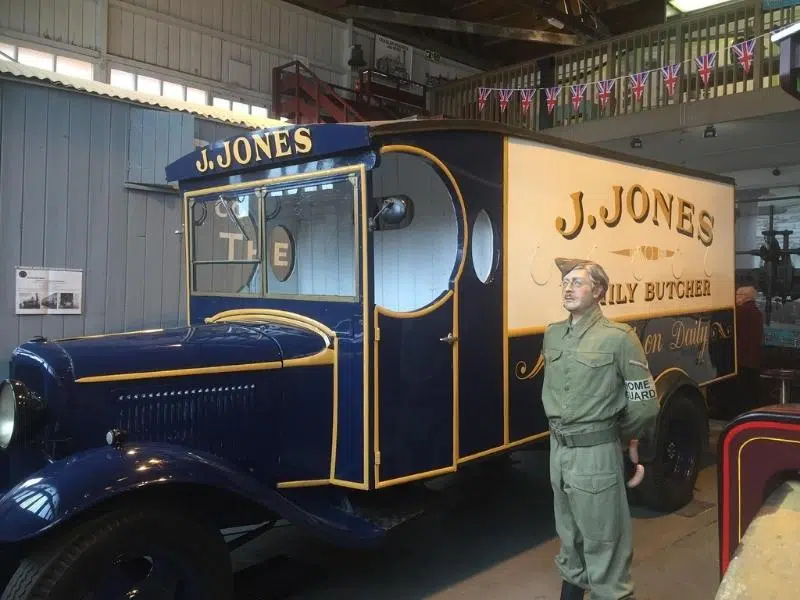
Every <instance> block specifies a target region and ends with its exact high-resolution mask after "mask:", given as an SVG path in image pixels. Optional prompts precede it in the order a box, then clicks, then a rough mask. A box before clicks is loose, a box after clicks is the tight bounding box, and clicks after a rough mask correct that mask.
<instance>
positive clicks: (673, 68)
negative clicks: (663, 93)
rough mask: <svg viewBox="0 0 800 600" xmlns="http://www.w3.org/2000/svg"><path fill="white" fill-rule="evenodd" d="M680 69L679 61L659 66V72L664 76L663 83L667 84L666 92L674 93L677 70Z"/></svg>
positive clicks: (671, 94)
mask: <svg viewBox="0 0 800 600" xmlns="http://www.w3.org/2000/svg"><path fill="white" fill-rule="evenodd" d="M680 70H681V63H675V64H674V65H667V66H666V67H661V74H662V75H663V76H664V85H666V86H667V94H669V95H670V96H673V95H674V94H675V86H676V85H677V83H678V71H680Z"/></svg>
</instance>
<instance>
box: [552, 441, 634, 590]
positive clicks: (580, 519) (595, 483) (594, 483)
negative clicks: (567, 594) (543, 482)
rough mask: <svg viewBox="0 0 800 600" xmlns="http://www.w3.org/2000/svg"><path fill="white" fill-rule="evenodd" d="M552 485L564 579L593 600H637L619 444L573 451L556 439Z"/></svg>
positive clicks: (557, 561) (587, 447) (559, 565)
mask: <svg viewBox="0 0 800 600" xmlns="http://www.w3.org/2000/svg"><path fill="white" fill-rule="evenodd" d="M550 483H551V484H552V486H553V496H554V498H553V508H554V512H555V522H556V531H557V532H558V536H559V538H561V550H560V552H559V553H558V556H557V557H556V565H557V566H558V569H559V571H560V572H561V577H562V579H564V580H566V581H569V582H570V583H573V584H575V585H578V586H580V587H582V588H583V589H585V590H589V591H590V593H591V594H590V598H591V599H592V600H623V599H624V600H631V599H632V598H633V597H634V595H633V592H634V589H633V581H632V579H631V576H630V566H631V561H632V559H633V528H632V524H631V516H630V508H629V507H628V499H627V495H626V487H625V477H624V470H623V464H622V451H621V449H620V446H619V442H605V443H601V444H598V445H594V446H583V447H568V446H565V445H562V444H560V443H559V440H558V439H556V438H555V437H553V436H551V438H550Z"/></svg>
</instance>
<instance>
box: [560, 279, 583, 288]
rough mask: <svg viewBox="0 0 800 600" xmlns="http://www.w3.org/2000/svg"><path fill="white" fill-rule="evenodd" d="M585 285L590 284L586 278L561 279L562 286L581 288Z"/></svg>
mask: <svg viewBox="0 0 800 600" xmlns="http://www.w3.org/2000/svg"><path fill="white" fill-rule="evenodd" d="M585 285H589V282H588V281H586V280H585V279H562V280H561V287H562V288H564V289H566V288H570V287H572V288H581V287H583V286H585Z"/></svg>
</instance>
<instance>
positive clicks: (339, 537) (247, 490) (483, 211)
mask: <svg viewBox="0 0 800 600" xmlns="http://www.w3.org/2000/svg"><path fill="white" fill-rule="evenodd" d="M166 176H167V180H168V181H172V182H178V183H179V184H180V191H181V198H180V201H181V202H182V203H183V208H184V211H185V219H184V229H183V237H184V240H185V251H186V256H185V271H184V273H182V274H179V273H175V276H176V277H181V276H183V277H185V286H186V294H187V314H186V319H187V325H186V326H185V327H180V328H176V329H167V330H149V331H140V332H123V333H118V334H114V333H111V334H108V335H99V336H89V337H84V338H78V339H66V340H46V339H34V340H31V341H30V342H28V343H25V344H23V345H22V346H20V347H19V348H18V349H17V350H16V351H15V352H14V354H13V357H12V359H11V369H10V379H9V381H7V382H5V383H4V384H3V386H2V390H1V391H0V447H1V448H2V453H3V459H4V463H5V465H6V474H7V480H6V481H5V495H3V497H2V499H0V549H2V552H3V556H4V557H5V558H6V559H7V560H8V564H9V565H10V567H9V569H10V572H11V573H13V576H12V577H11V580H10V583H9V585H8V587H7V588H6V592H5V595H4V596H3V598H6V599H7V598H11V597H13V598H34V597H35V598H56V597H61V596H60V595H59V593H61V592H63V590H70V591H72V592H75V593H76V594H77V595H76V596H75V597H83V596H82V595H81V594H88V593H89V592H92V591H93V592H95V593H96V594H97V595H96V596H93V597H102V595H101V592H100V591H99V590H105V589H106V588H105V587H103V586H105V585H106V584H107V583H108V582H107V574H108V573H110V572H111V571H112V568H113V569H117V570H118V571H119V572H120V573H121V575H120V577H122V576H124V577H122V579H116V580H115V581H122V582H123V583H122V584H121V585H122V587H121V588H120V589H121V590H122V593H123V594H124V593H127V592H128V591H130V590H133V589H136V590H138V591H139V592H142V590H145V591H148V590H152V589H155V588H157V587H158V586H164V585H167V584H165V581H167V582H168V585H169V586H170V590H173V588H174V587H175V586H179V587H180V589H181V590H185V591H186V593H187V596H186V597H190V598H195V599H206V598H207V599H209V600H212V599H213V600H222V599H224V598H229V597H230V579H231V574H230V567H229V565H230V562H229V559H228V554H227V553H228V551H229V550H230V548H231V546H232V544H226V541H225V538H224V537H223V535H222V534H221V533H220V532H221V531H223V530H227V529H228V528H231V527H235V526H252V528H253V529H254V530H255V531H256V532H260V531H263V530H264V529H266V528H268V527H269V526H271V525H272V524H274V523H275V522H276V521H277V520H279V519H285V520H288V521H289V522H291V523H293V524H295V525H298V526H301V527H305V528H306V529H307V530H309V531H311V532H314V533H316V534H318V535H320V536H323V537H325V538H327V539H329V540H332V541H334V542H336V543H338V544H342V545H345V544H347V545H359V544H368V543H374V542H377V541H380V540H381V539H383V538H384V537H385V536H386V535H387V533H388V532H390V531H391V530H392V529H393V528H395V527H397V526H398V525H399V524H400V523H402V522H404V521H406V520H407V519H409V518H411V517H412V516H414V515H417V514H419V513H420V512H421V511H422V510H424V508H425V506H426V498H427V496H426V495H425V494H418V493H416V492H417V491H419V488H421V487H423V486H425V485H426V483H427V482H428V481H430V480H432V479H433V478H436V477H438V476H441V475H445V474H450V473H453V472H455V471H457V470H459V469H461V468H463V467H465V466H467V465H469V463H471V462H474V461H478V460H485V459H490V458H492V457H496V456H500V455H502V454H503V453H508V452H512V451H514V450H517V449H519V448H522V447H525V446H528V445H530V444H534V443H537V442H546V439H547V436H548V423H547V420H546V418H545V416H544V414H543V410H542V405H541V400H540V391H541V386H542V377H543V372H542V369H543V361H542V358H541V356H540V348H541V343H542V334H543V332H544V329H545V327H546V326H547V324H548V323H551V322H554V321H558V320H562V319H564V318H565V317H566V313H565V311H564V310H563V309H562V307H561V300H560V288H561V286H560V274H559V272H558V270H557V268H556V266H555V264H554V259H555V258H556V257H589V258H592V259H595V260H597V261H599V262H600V263H601V264H602V265H603V266H604V267H605V268H606V270H607V271H608V273H609V275H610V277H611V280H612V285H611V288H610V290H609V292H608V295H607V297H606V299H605V304H604V310H605V312H606V314H607V315H609V316H610V317H611V318H613V319H616V320H619V321H622V322H625V323H628V324H629V325H630V326H631V327H633V328H635V330H636V332H637V334H638V335H639V337H640V338H641V340H642V343H643V345H644V348H645V349H646V352H647V355H648V357H649V363H650V367H651V370H652V372H653V375H654V377H655V379H656V382H657V388H658V390H657V391H658V394H659V398H660V401H661V412H660V423H659V427H658V437H657V439H655V440H651V441H650V443H651V444H652V449H653V457H654V458H653V461H652V462H651V463H649V464H648V465H647V479H646V481H645V482H644V483H643V484H642V486H641V490H640V493H641V495H642V497H643V500H644V501H646V502H647V503H649V504H650V505H651V506H654V507H656V508H659V509H663V510H670V509H674V508H676V507H678V506H681V505H682V504H684V503H686V502H688V501H689V500H690V499H691V497H692V489H693V484H694V482H695V478H696V476H697V472H698V463H699V461H700V460H701V457H702V453H703V451H704V449H705V447H706V445H707V439H708V432H707V417H706V413H707V410H706V404H705V400H704V393H703V390H704V388H705V387H706V386H708V385H709V384H710V383H712V382H714V381H718V380H720V379H723V378H726V377H729V376H731V375H734V374H735V372H736V356H735V347H736V346H735V335H736V334H735V330H734V309H733V306H734V247H733V243H734V242H733V231H734V228H733V214H734V213H733V208H734V207H733V199H734V198H733V196H734V187H733V182H732V181H730V180H728V179H724V178H719V177H715V176H711V175H708V174H704V173H698V172H692V171H687V170H684V169H678V168H674V167H670V166H667V165H663V164H655V163H650V162H647V161H644V160H640V159H638V158H633V157H630V156H623V155H617V154H613V153H610V152H605V151H600V150H597V149H594V148H591V147H588V146H582V145H577V144H572V143H567V142H565V141H561V140H558V139H554V138H549V137H545V136H539V135H533V134H529V133H527V132H523V131H516V130H511V129H506V128H503V127H500V126H497V125H492V124H488V123H483V122H471V121H449V120H410V121H398V122H386V123H359V124H310V125H289V124H287V125H286V126H285V127H280V128H276V129H269V130H263V131H254V132H251V133H247V134H242V135H240V136H238V137H234V138H232V139H226V140H221V141H218V142H216V143H214V144H212V145H210V146H207V147H203V148H199V149H197V150H196V151H195V152H192V153H191V154H189V155H187V156H184V157H183V158H181V159H179V160H177V161H176V162H174V163H173V164H170V165H168V166H167V167H166ZM610 363H611V361H610V359H609V361H606V362H605V363H603V362H602V361H601V362H597V363H593V365H587V368H600V369H602V368H611V367H610V366H609V364H610ZM578 393H581V394H590V393H592V390H580V391H579V392H578ZM497 535H503V532H502V531H498V532H497ZM144 558H146V560H143V559H144ZM125 578H127V579H125ZM126 586H127V587H126ZM145 595H146V594H145ZM109 597H123V596H122V595H120V596H109ZM126 597H127V596H126ZM170 597H171V596H170Z"/></svg>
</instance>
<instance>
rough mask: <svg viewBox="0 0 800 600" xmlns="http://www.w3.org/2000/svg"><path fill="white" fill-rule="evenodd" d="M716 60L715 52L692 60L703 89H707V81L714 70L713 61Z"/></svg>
mask: <svg viewBox="0 0 800 600" xmlns="http://www.w3.org/2000/svg"><path fill="white" fill-rule="evenodd" d="M716 58H717V53H716V52H709V53H708V54H703V56H698V57H697V58H695V59H694V60H695V62H696V63H697V74H698V75H699V76H700V79H702V80H703V87H708V79H709V78H710V77H711V73H712V72H713V70H714V61H715V60H716Z"/></svg>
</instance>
